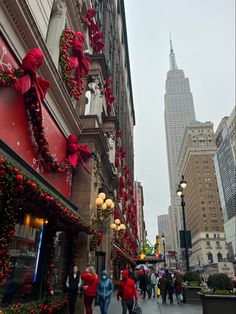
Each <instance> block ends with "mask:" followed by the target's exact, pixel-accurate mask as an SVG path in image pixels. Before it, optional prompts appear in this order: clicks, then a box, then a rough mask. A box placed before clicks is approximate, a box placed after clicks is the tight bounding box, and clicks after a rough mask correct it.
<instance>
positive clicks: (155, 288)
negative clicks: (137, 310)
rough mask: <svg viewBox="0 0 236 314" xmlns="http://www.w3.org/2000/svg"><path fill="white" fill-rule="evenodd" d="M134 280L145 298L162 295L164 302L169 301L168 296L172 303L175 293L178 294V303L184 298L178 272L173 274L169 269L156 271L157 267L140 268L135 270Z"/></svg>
mask: <svg viewBox="0 0 236 314" xmlns="http://www.w3.org/2000/svg"><path fill="white" fill-rule="evenodd" d="M134 278H135V279H134V280H135V284H136V287H137V288H138V290H139V291H140V294H141V295H142V297H143V299H146V296H147V297H148V299H151V298H156V297H160V296H161V298H162V303H163V304H166V303H167V297H168V300H169V303H170V304H173V295H174V293H175V294H176V300H177V303H178V304H180V303H181V302H182V300H183V283H182V279H181V277H180V276H179V275H178V274H173V273H172V272H171V271H169V270H165V271H164V272H163V271H162V272H160V273H159V272H156V270H155V269H152V270H149V269H147V268H146V269H144V268H143V269H142V268H141V269H139V270H136V271H135V274H134Z"/></svg>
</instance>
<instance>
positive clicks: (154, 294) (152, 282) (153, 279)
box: [150, 269, 157, 298]
mask: <svg viewBox="0 0 236 314" xmlns="http://www.w3.org/2000/svg"><path fill="white" fill-rule="evenodd" d="M156 280H157V278H156V273H155V270H154V269H153V270H152V273H151V289H150V295H151V297H152V292H153V298H155V297H156Z"/></svg>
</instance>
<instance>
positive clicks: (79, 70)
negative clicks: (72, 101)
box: [68, 32, 89, 95]
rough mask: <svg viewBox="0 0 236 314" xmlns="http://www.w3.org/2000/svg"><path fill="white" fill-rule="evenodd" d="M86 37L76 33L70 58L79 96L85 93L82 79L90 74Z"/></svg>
mask: <svg viewBox="0 0 236 314" xmlns="http://www.w3.org/2000/svg"><path fill="white" fill-rule="evenodd" d="M83 46H84V36H83V34H82V33H81V32H77V33H75V37H74V40H73V43H72V55H71V56H70V57H69V58H68V59H69V60H68V61H69V63H70V67H71V70H72V71H73V72H74V74H75V79H76V81H77V88H78V91H79V94H80V95H81V94H82V91H83V81H82V80H81V78H82V77H85V76H86V75H87V74H88V72H89V60H88V58H87V57H86V56H85V55H84V52H83Z"/></svg>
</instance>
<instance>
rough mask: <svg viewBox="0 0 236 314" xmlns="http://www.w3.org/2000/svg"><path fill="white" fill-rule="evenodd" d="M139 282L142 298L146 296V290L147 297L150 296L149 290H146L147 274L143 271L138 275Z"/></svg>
mask: <svg viewBox="0 0 236 314" xmlns="http://www.w3.org/2000/svg"><path fill="white" fill-rule="evenodd" d="M139 282H140V286H139V287H140V289H141V292H142V294H143V299H145V298H146V292H147V293H148V297H149V298H150V291H149V290H148V276H147V273H146V272H145V271H143V272H142V273H140V276H139Z"/></svg>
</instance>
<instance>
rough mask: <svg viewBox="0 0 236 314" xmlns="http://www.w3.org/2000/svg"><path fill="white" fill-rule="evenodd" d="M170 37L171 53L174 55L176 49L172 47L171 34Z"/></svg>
mask: <svg viewBox="0 0 236 314" xmlns="http://www.w3.org/2000/svg"><path fill="white" fill-rule="evenodd" d="M169 36H170V53H173V52H174V49H173V47H172V39H171V33H169Z"/></svg>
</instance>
